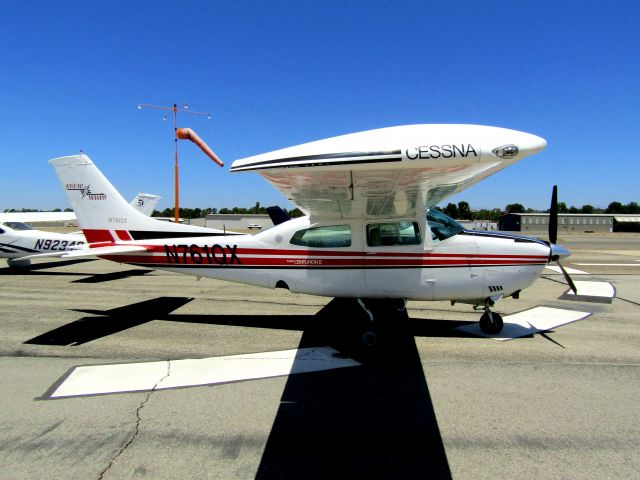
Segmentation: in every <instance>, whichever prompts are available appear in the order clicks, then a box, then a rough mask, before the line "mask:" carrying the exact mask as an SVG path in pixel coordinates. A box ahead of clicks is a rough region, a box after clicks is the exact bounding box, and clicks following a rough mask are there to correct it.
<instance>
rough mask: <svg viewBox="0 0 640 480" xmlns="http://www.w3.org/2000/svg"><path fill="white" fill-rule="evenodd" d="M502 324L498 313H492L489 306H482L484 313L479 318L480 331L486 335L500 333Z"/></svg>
mask: <svg viewBox="0 0 640 480" xmlns="http://www.w3.org/2000/svg"><path fill="white" fill-rule="evenodd" d="M503 325H504V322H503V321H502V317H501V316H500V314H499V313H496V312H492V311H491V307H490V306H489V305H485V306H484V313H483V314H482V316H481V317H480V330H482V331H483V332H484V333H486V334H487V335H495V334H498V333H500V332H501V331H502V327H503Z"/></svg>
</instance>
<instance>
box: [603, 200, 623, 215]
mask: <svg viewBox="0 0 640 480" xmlns="http://www.w3.org/2000/svg"><path fill="white" fill-rule="evenodd" d="M605 213H624V207H623V206H622V204H621V203H620V202H611V203H610V204H609V206H608V207H607V209H606V210H605Z"/></svg>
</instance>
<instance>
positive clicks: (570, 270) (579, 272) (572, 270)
mask: <svg viewBox="0 0 640 480" xmlns="http://www.w3.org/2000/svg"><path fill="white" fill-rule="evenodd" d="M575 265H582V264H581V263H576V264H575ZM544 268H548V269H549V270H553V271H554V272H556V273H562V270H560V267H557V266H556V265H547V266H546V267H544ZM564 269H565V270H566V271H567V273H568V274H569V275H591V274H590V273H589V272H583V271H582V270H576V269H575V268H569V267H564Z"/></svg>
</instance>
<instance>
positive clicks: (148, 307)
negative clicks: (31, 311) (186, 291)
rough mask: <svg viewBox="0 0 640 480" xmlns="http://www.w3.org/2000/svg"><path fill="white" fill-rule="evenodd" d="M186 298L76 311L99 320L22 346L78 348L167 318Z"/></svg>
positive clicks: (68, 327) (66, 327)
mask: <svg viewBox="0 0 640 480" xmlns="http://www.w3.org/2000/svg"><path fill="white" fill-rule="evenodd" d="M191 300H193V298H188V297H158V298H154V299H152V300H146V301H144V302H139V303H133V304H131V305H126V306H124V307H117V308H112V309H110V310H75V309H74V310H75V311H78V312H83V313H90V314H93V315H101V316H99V317H95V316H93V317H83V318H80V319H79V320H76V321H74V322H71V323H69V324H67V325H63V326H62V327H59V328H56V329H54V330H51V331H49V332H47V333H44V334H42V335H38V336H37V337H34V338H32V339H30V340H27V341H25V342H24V343H25V344H34V345H67V346H77V345H82V344H83V343H87V342H90V341H92V340H96V339H98V338H103V337H106V336H109V335H113V334H114V333H118V332H122V331H123V330H127V329H129V328H132V327H136V326H138V325H142V324H143V323H147V322H150V321H151V320H162V319H166V318H167V317H168V316H169V314H170V313H171V312H173V311H174V310H177V309H178V308H180V307H182V306H183V305H185V304H187V303H189V302H190V301H191Z"/></svg>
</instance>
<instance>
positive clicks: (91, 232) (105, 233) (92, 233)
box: [82, 228, 114, 243]
mask: <svg viewBox="0 0 640 480" xmlns="http://www.w3.org/2000/svg"><path fill="white" fill-rule="evenodd" d="M82 233H84V238H86V239H87V242H88V243H97V242H113V240H114V238H113V237H112V236H111V232H109V230H95V229H91V228H85V229H83V230H82Z"/></svg>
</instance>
